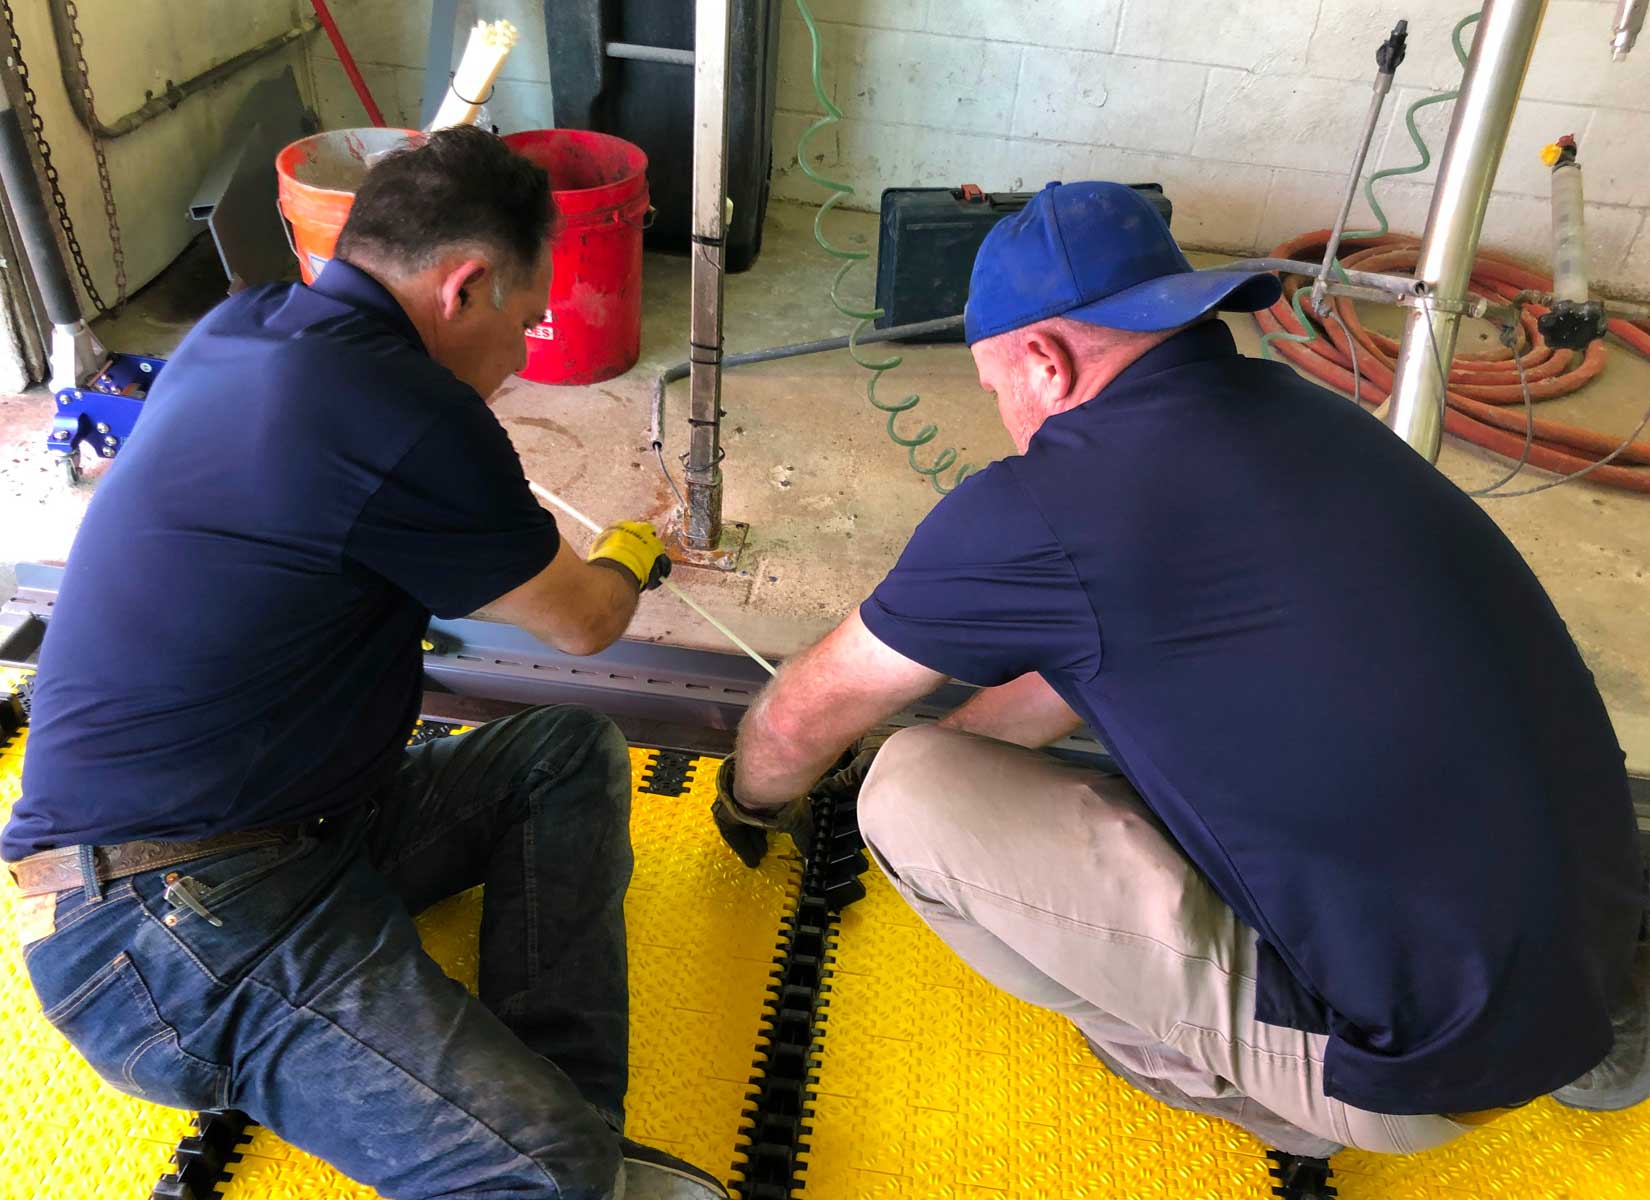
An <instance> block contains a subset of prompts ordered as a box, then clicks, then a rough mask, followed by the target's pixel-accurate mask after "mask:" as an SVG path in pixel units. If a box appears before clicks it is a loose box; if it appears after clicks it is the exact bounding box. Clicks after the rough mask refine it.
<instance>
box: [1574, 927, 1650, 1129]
mask: <svg viewBox="0 0 1650 1200" xmlns="http://www.w3.org/2000/svg"><path fill="white" fill-rule="evenodd" d="M1610 1024H1611V1026H1612V1027H1613V1028H1614V1029H1615V1033H1616V1043H1615V1045H1614V1046H1612V1047H1611V1049H1610V1053H1609V1054H1607V1055H1605V1056H1604V1061H1603V1062H1601V1063H1599V1064H1598V1066H1596V1067H1594V1068H1593V1069H1592V1070H1591V1071H1588V1072H1587V1074H1585V1075H1583V1076H1582V1077H1581V1078H1580V1079H1578V1080H1576V1081H1575V1082H1574V1083H1572V1084H1570V1085H1569V1086H1568V1087H1561V1088H1559V1089H1558V1091H1556V1092H1554V1093H1553V1099H1554V1100H1557V1101H1558V1102H1559V1103H1560V1104H1563V1105H1567V1106H1568V1107H1570V1108H1584V1109H1587V1110H1588V1111H1589V1112H1618V1111H1620V1110H1621V1109H1624V1108H1632V1107H1633V1106H1634V1105H1635V1104H1643V1103H1644V1102H1645V1101H1646V1100H1650V940H1642V939H1641V940H1640V942H1639V953H1638V958H1637V959H1636V960H1635V961H1634V963H1633V990H1632V992H1631V994H1630V995H1629V996H1628V998H1627V1001H1626V1002H1625V1003H1624V1004H1623V1005H1622V1006H1621V1008H1620V1009H1618V1010H1617V1012H1616V1014H1615V1016H1614V1017H1612V1018H1611V1021H1610Z"/></svg>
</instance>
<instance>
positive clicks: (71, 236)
mask: <svg viewBox="0 0 1650 1200" xmlns="http://www.w3.org/2000/svg"><path fill="white" fill-rule="evenodd" d="M68 13H69V23H70V28H71V29H72V30H73V36H74V43H75V46H76V48H77V62H76V64H75V65H76V67H77V69H78V70H79V72H80V81H81V94H82V95H83V96H85V97H86V105H87V109H88V111H91V110H92V109H91V105H92V88H91V81H90V79H89V78H88V76H87V73H86V59H85V56H84V55H80V54H79V53H78V47H79V46H80V44H81V38H80V31H79V29H78V28H76V27H75V24H74V19H75V17H76V16H77V15H78V13H77V11H76V10H75V6H74V4H73V3H72V0H71V2H70V3H69V4H68ZM0 16H3V17H4V18H5V21H6V30H7V33H8V34H9V35H10V41H11V65H12V67H13V68H15V69H16V71H17V80H18V83H19V84H21V85H22V88H23V102H24V105H25V106H26V107H27V108H28V113H29V126H30V128H31V129H32V130H33V132H34V144H35V148H36V149H37V150H38V151H39V152H40V167H41V171H42V173H43V174H44V175H45V177H46V186H47V187H49V188H50V189H51V193H52V204H53V206H54V207H55V208H56V209H57V223H58V225H60V226H61V227H62V229H63V240H64V241H65V242H67V243H68V245H69V254H70V256H71V257H72V258H73V259H74V266H75V271H76V272H77V273H78V274H79V275H80V284H81V286H82V287H83V288H85V289H86V297H87V299H89V300H90V301H91V302H92V307H93V308H95V309H96V310H97V311H98V312H99V313H104V312H108V311H109V307H110V306H109V305H106V304H104V303H103V297H102V295H101V294H100V293H99V292H98V290H97V284H96V283H95V282H94V281H93V279H92V272H91V268H90V267H88V266H87V265H86V255H85V253H84V251H82V250H81V248H80V239H79V238H78V237H76V236H75V231H74V220H73V218H71V217H70V216H69V201H68V199H67V198H66V197H65V196H64V195H63V185H62V183H61V180H60V178H59V175H58V171H57V167H56V165H55V164H54V163H53V162H52V148H51V145H50V144H49V143H48V142H47V141H46V123H45V122H44V121H43V120H41V118H40V105H39V101H38V99H37V97H36V96H35V93H34V86H33V85H32V84H31V83H30V82H29V68H28V64H27V63H25V62H24V61H23V43H22V41H21V39H19V38H18V36H17V20H16V18H15V17H14V16H13V15H12V8H11V3H10V0H0ZM92 150H93V152H94V153H95V154H96V156H97V179H98V183H99V185H100V186H101V187H102V189H103V213H104V216H106V217H107V218H108V220H109V245H110V248H111V250H112V251H113V254H114V262H115V292H116V295H115V305H116V306H119V305H121V304H123V303H125V301H126V250H125V247H124V246H123V245H122V243H121V239H120V222H119V220H118V219H117V217H116V214H115V198H114V189H113V187H112V185H111V184H110V181H109V163H108V160H107V159H106V158H105V157H104V155H103V144H102V142H101V141H100V140H99V138H98V137H97V135H96V134H93V135H92Z"/></svg>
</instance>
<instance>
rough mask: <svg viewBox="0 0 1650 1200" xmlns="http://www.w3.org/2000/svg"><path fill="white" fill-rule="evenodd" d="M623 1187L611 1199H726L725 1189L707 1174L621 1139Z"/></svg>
mask: <svg viewBox="0 0 1650 1200" xmlns="http://www.w3.org/2000/svg"><path fill="white" fill-rule="evenodd" d="M623 1153H624V1172H623V1174H622V1176H621V1179H622V1182H623V1186H622V1187H621V1188H618V1189H616V1190H615V1192H614V1200H729V1197H728V1189H727V1188H725V1187H723V1186H722V1184H721V1183H720V1182H719V1181H718V1180H717V1178H716V1177H715V1176H714V1175H712V1174H711V1173H710V1172H708V1171H701V1170H700V1169H699V1168H698V1167H696V1166H694V1165H693V1164H692V1163H690V1162H684V1161H683V1160H682V1159H680V1158H677V1157H676V1156H675V1155H673V1154H666V1153H665V1152H664V1151H663V1150H656V1149H654V1148H653V1147H652V1146H644V1145H642V1143H640V1142H633V1141H631V1140H630V1139H629V1138H625V1139H624V1143H623Z"/></svg>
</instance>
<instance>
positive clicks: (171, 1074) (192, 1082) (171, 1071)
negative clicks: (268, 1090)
mask: <svg viewBox="0 0 1650 1200" xmlns="http://www.w3.org/2000/svg"><path fill="white" fill-rule="evenodd" d="M46 1020H48V1021H50V1022H51V1023H52V1025H53V1026H54V1027H56V1029H57V1031H58V1032H59V1033H61V1034H62V1035H63V1036H64V1037H66V1038H67V1039H68V1040H69V1044H70V1045H71V1046H73V1047H74V1048H75V1049H76V1050H77V1051H79V1052H80V1055H81V1057H82V1058H84V1059H85V1060H86V1061H87V1063H89V1064H90V1065H91V1067H92V1069H93V1070H94V1071H96V1072H97V1073H98V1074H99V1075H100V1076H102V1077H103V1079H104V1080H105V1081H106V1082H107V1083H109V1084H110V1085H111V1086H112V1087H115V1088H118V1089H119V1090H120V1091H123V1092H125V1093H126V1094H128V1095H131V1096H140V1097H142V1098H143V1099H145V1100H149V1101H151V1102H153V1103H155V1104H166V1105H170V1106H172V1107H173V1108H194V1109H200V1108H221V1107H223V1106H224V1105H225V1104H226V1103H227V1102H228V1089H229V1072H228V1071H227V1070H226V1069H225V1068H223V1067H220V1066H217V1065H216V1064H214V1063H210V1062H208V1061H206V1060H205V1059H203V1058H197V1057H196V1056H195V1055H193V1054H190V1053H189V1052H188V1051H187V1050H185V1049H184V1048H183V1047H182V1046H181V1045H179V1043H178V1034H177V1030H175V1029H173V1028H172V1026H170V1025H168V1024H167V1023H166V1021H165V1020H164V1019H163V1018H162V1017H161V1015H160V1011H159V1010H158V1009H157V1008H156V1007H155V1001H154V997H153V996H151V995H150V994H149V988H148V986H147V985H145V983H144V982H143V977H142V976H141V975H139V974H138V969H137V965H136V964H135V963H134V962H133V961H132V959H131V956H130V955H128V954H126V953H124V952H122V953H121V954H119V955H117V956H116V957H115V959H114V961H113V962H111V963H109V965H108V966H106V967H104V968H102V969H101V970H99V971H98V972H96V973H95V974H94V975H92V977H91V978H89V979H88V980H86V982H85V983H83V984H81V985H80V986H79V987H78V988H76V989H75V990H74V991H72V992H71V993H69V995H67V996H66V997H64V998H63V999H62V1000H60V1001H58V1003H56V1004H55V1005H53V1006H52V1007H51V1008H50V1009H48V1010H47V1012H46Z"/></svg>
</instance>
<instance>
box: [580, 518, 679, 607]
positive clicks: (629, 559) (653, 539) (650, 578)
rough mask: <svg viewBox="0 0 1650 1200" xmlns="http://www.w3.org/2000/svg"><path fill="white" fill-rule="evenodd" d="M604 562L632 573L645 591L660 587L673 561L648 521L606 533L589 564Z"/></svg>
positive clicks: (622, 523) (619, 526)
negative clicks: (604, 560) (601, 560)
mask: <svg viewBox="0 0 1650 1200" xmlns="http://www.w3.org/2000/svg"><path fill="white" fill-rule="evenodd" d="M603 558H605V559H608V560H609V561H611V562H615V563H618V564H619V565H620V566H621V567H623V568H624V569H625V570H627V571H629V572H630V573H631V575H633V576H635V578H636V585H637V587H638V588H639V589H641V590H643V591H645V590H647V589H648V588H655V587H658V586H659V583H660V581H661V580H663V579H664V577H665V576H666V575H669V574H670V557H669V556H668V555H667V554H666V553H665V546H664V543H663V542H661V541H660V540H659V535H658V534H656V533H654V532H653V526H651V525H649V524H648V523H647V522H646V521H620V522H619V523H618V524H616V525H609V526H608V527H607V528H606V529H604V530H602V531H601V533H600V534H598V535H597V537H596V544H595V545H594V546H592V547H591V548H590V554H589V556H588V558H587V559H586V561H587V562H595V561H596V560H597V559H603Z"/></svg>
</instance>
